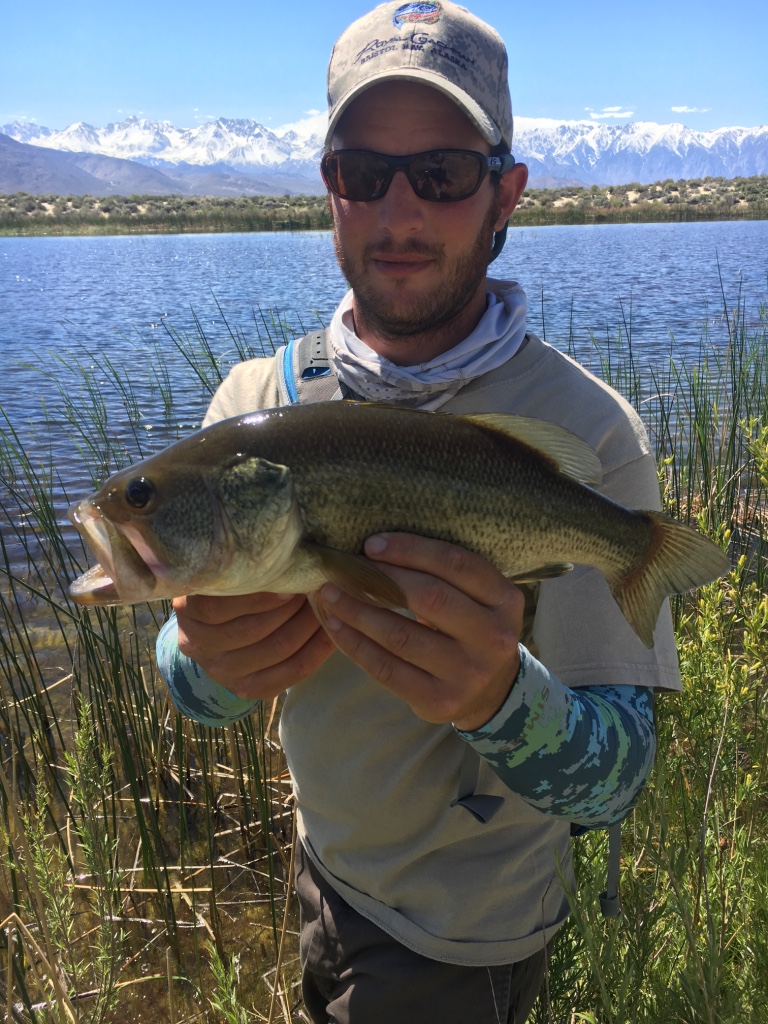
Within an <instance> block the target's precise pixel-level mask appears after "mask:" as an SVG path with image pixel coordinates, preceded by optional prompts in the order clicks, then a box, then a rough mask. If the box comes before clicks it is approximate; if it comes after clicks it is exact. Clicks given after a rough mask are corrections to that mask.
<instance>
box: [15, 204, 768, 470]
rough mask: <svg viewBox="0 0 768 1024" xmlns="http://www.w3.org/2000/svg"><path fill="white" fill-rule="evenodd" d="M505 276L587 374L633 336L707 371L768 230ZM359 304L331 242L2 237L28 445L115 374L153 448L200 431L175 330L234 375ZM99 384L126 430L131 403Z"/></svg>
mask: <svg viewBox="0 0 768 1024" xmlns="http://www.w3.org/2000/svg"><path fill="white" fill-rule="evenodd" d="M492 269H493V273H494V276H498V277H506V278H514V279H516V280H518V281H520V282H521V283H522V284H523V286H524V287H525V288H526V290H527V292H528V296H529V306H530V310H529V324H530V326H531V328H532V329H533V330H535V331H537V332H538V333H541V334H544V335H545V337H546V338H547V340H548V341H550V342H552V343H553V344H555V345H558V346H559V347H562V348H568V347H570V348H571V349H572V350H573V351H575V353H576V355H577V356H578V357H579V358H581V359H582V360H583V361H584V362H586V363H589V361H590V359H591V358H593V356H594V351H593V342H594V341H595V340H597V342H598V343H604V342H605V340H606V339H607V338H612V339H615V338H616V337H617V336H618V334H619V332H622V333H624V332H625V331H626V329H627V327H628V326H631V336H632V344H633V349H634V352H635V355H636V358H638V359H639V360H646V361H649V362H652V363H660V362H663V361H666V360H667V359H668V357H669V354H670V351H671V350H672V346H673V344H674V346H675V348H676V352H677V354H678V355H682V356H683V357H685V355H686V354H687V353H690V355H691V357H692V358H693V356H694V355H697V354H698V352H699V349H700V345H701V342H702V338H706V343H707V344H713V345H724V344H726V342H727V331H726V327H725V320H726V318H725V315H724V302H723V292H724V293H725V295H726V299H727V302H728V304H729V305H734V304H735V303H736V301H737V300H738V299H739V297H741V300H742V302H743V304H744V306H745V309H746V314H747V318H748V319H749V320H752V321H754V322H757V318H758V309H759V306H760V304H761V303H764V302H765V301H766V298H767V297H768V287H767V285H766V282H767V279H768V222H766V221H746V222H739V221H730V222H720V223H695V224H637V225H594V226H567V227H543V228H521V229H512V230H510V232H509V236H508V241H507V245H506V247H505V249H504V251H503V252H502V254H501V256H500V257H499V259H498V260H497V261H496V263H495V264H494V265H493V268H492ZM344 291H345V283H344V281H343V278H342V276H341V274H340V272H339V270H338V268H337V266H336V262H335V259H334V255H333V244H332V239H331V235H330V233H328V232H306V233H274V234H272V233H269V234H229V235H160V236H157V235H155V236H122V237H114V238H108V237H107V238H104V237H97V238H89V237H75V238H0V314H1V315H0V370H1V371H2V372H0V406H1V407H2V410H3V412H4V413H5V415H6V416H7V417H8V418H9V419H10V420H11V422H12V423H13V424H14V425H15V427H16V428H17V429H19V430H20V431H21V432H22V434H24V436H27V433H28V430H29V429H31V428H30V427H29V426H28V425H29V424H30V423H34V422H38V423H40V422H42V420H43V419H44V417H47V418H48V420H50V421H52V422H53V423H54V425H55V424H56V423H57V422H58V421H60V419H61V418H62V417H63V416H64V415H65V414H64V413H63V412H62V408H63V406H64V404H65V403H64V402H63V400H62V394H61V392H62V391H63V392H64V393H65V394H66V396H67V398H68V399H70V400H71V401H72V402H73V403H74V407H75V409H77V408H82V409H87V408H88V407H89V406H90V405H92V404H93V402H94V400H95V399H94V396H93V394H91V393H89V391H88V388H87V385H86V384H85V383H84V379H83V375H82V373H80V372H79V371H77V370H76V367H78V366H94V367H95V366H101V367H103V366H104V365H105V364H106V362H107V361H108V362H109V363H111V364H112V365H113V366H115V368H116V370H117V375H118V377H119V376H121V375H122V376H124V378H125V379H126V381H128V382H129V383H130V385H131V387H132V388H133V389H134V392H135V397H136V398H137V400H138V401H139V403H140V406H141V409H142V413H143V416H144V419H143V421H142V422H143V427H144V430H145V433H146V435H147V437H148V438H149V441H150V442H151V443H149V448H150V450H151V449H153V448H154V447H157V446H159V445H161V444H163V443H165V442H166V441H167V440H168V439H170V438H171V437H172V436H173V435H174V432H177V433H178V432H185V431H187V430H189V429H190V428H191V427H192V426H194V425H196V424H197V423H199V419H200V416H201V415H202V412H203V410H204V408H205V405H206V402H207V395H206V393H205V391H204V390H203V389H202V388H200V387H199V386H197V384H196V383H195V381H194V377H193V376H192V375H191V374H190V372H189V368H188V366H187V364H186V362H185V360H184V358H183V356H182V355H181V354H180V353H179V351H178V349H177V347H176V346H175V345H174V344H173V340H172V337H171V333H169V330H168V327H169V325H170V327H171V328H172V330H175V331H178V332H181V333H183V334H189V333H190V332H194V331H195V327H196V323H197V324H198V325H199V326H200V328H201V330H202V331H203V332H204V334H205V337H206V339H207V341H208V343H209V344H210V346H211V349H212V351H213V353H214V354H215V356H217V357H223V358H224V359H225V361H234V360H235V359H236V358H237V345H236V342H235V338H236V337H239V338H240V339H244V340H245V341H246V342H248V343H250V344H255V345H256V347H258V343H257V339H258V337H259V334H261V336H262V337H264V335H265V331H264V326H263V325H264V324H265V323H266V324H267V325H269V323H270V317H271V311H275V310H277V311H279V313H280V314H281V315H284V316H285V317H286V318H287V319H288V321H289V323H290V325H291V327H292V329H293V330H295V333H296V334H300V333H303V329H310V328H311V327H313V326H315V325H316V324H317V323H318V320H322V321H323V322H326V323H327V322H328V320H329V318H330V316H331V314H332V312H333V310H334V308H335V306H336V304H337V303H338V301H339V299H340V298H341V297H342V295H343V294H344ZM673 339H674V342H673ZM30 363H34V364H35V365H34V366H30V365H29V364H30ZM41 367H42V368H45V369H46V371H47V373H41V372H40V371H41ZM73 368H74V369H73ZM164 375H167V379H168V381H169V382H170V384H171V385H172V386H173V391H174V399H175V402H174V406H173V409H171V410H169V409H168V408H167V407H166V406H165V405H164V404H163V392H162V388H159V387H158V386H157V385H158V381H160V380H161V378H162V377H163V376H164ZM182 379H183V380H184V381H186V383H185V384H181V383H178V382H180V381H182ZM97 380H104V382H105V383H104V387H105V392H106V393H107V395H108V397H107V408H108V412H109V414H110V419H111V422H112V427H113V429H114V430H115V431H117V432H119V431H120V430H121V429H122V428H123V427H124V426H125V425H126V424H127V420H128V416H127V412H126V411H125V405H126V401H127V400H126V398H125V396H124V395H120V394H119V393H117V394H116V393H115V390H114V388H112V389H110V388H109V387H108V386H107V384H106V375H97ZM70 416H71V410H70ZM169 417H170V419H169ZM152 430H154V431H155V434H154V435H152V434H151V431H152ZM53 436H54V455H55V457H56V459H57V460H58V462H57V465H58V468H59V469H60V471H61V472H62V473H63V476H64V477H65V478H67V477H70V476H71V474H72V473H74V468H71V469H70V466H69V461H70V458H71V452H72V445H71V442H69V441H66V442H65V441H63V440H62V443H61V447H60V449H59V448H58V447H57V445H58V440H57V439H58V436H59V435H58V433H57V431H56V430H54V434H53ZM62 437H63V435H62ZM72 482H73V484H75V485H77V486H79V483H80V481H79V478H78V479H73V480H72Z"/></svg>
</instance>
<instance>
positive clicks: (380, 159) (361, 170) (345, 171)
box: [322, 150, 390, 203]
mask: <svg viewBox="0 0 768 1024" xmlns="http://www.w3.org/2000/svg"><path fill="white" fill-rule="evenodd" d="M322 167H323V173H324V174H325V178H326V181H327V182H328V185H329V186H330V188H331V190H332V191H333V192H335V193H336V195H337V196H341V198H342V199H351V200H352V201H353V202H362V203H364V202H370V201H371V200H373V199H380V198H381V197H382V196H383V195H384V193H385V192H386V190H387V185H388V184H389V179H390V170H389V164H388V163H387V159H386V157H384V156H379V155H378V154H377V153H366V152H364V151H362V150H348V151H346V152H343V151H342V152H339V153H329V154H328V155H327V156H325V157H324V159H323V163H322Z"/></svg>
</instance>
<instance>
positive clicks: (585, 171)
mask: <svg viewBox="0 0 768 1024" xmlns="http://www.w3.org/2000/svg"><path fill="white" fill-rule="evenodd" d="M325 123H326V121H325V114H324V113H315V112H313V113H311V115H310V116H308V117H305V118H303V119H301V120H299V121H296V122H294V123H292V124H286V125H282V126H281V127H279V128H274V129H270V128H267V127H265V126H264V125H263V124H261V123H260V122H258V121H255V120H252V119H245V118H240V119H229V118H224V117H220V118H217V119H216V120H215V121H209V122H207V123H205V124H201V125H198V126H196V127H194V128H178V127H177V126H175V125H173V124H171V122H170V121H151V120H147V119H145V118H137V117H129V118H127V119H126V120H125V121H121V122H119V123H116V124H108V125H106V126H105V127H103V128H96V127H94V126H93V125H89V124H85V123H83V122H78V123H76V124H71V125H69V126H68V127H66V128H64V129H62V130H61V131H56V130H52V129H50V128H44V127H41V126H38V125H34V124H31V123H29V122H18V121H16V122H13V123H11V124H7V125H5V126H3V127H0V133H2V134H5V135H8V136H10V138H12V139H14V140H16V141H17V142H23V143H26V144H28V145H32V146H36V147H40V148H41V149H49V150H59V151H64V152H69V153H80V154H84V153H89V154H97V155H99V156H103V157H112V158H119V159H122V160H129V161H133V162H137V163H139V164H144V165H149V166H151V167H154V168H156V169H157V170H158V171H160V172H161V173H162V174H164V175H168V176H169V177H171V178H173V179H174V180H175V181H177V182H178V183H179V191H185V192H186V191H192V192H198V191H200V188H202V184H201V175H202V174H203V172H205V179H204V180H205V187H206V189H208V190H209V191H210V188H211V181H212V176H213V177H215V176H216V175H225V176H227V177H228V185H227V189H226V194H232V192H233V191H234V190H235V189H236V188H237V187H238V186H236V185H235V184H233V178H232V176H233V175H235V176H236V180H237V181H238V182H245V185H244V186H243V188H244V191H246V192H251V191H253V190H254V188H255V187H256V186H250V185H249V184H248V179H250V178H253V177H258V179H259V181H260V182H261V185H260V186H259V187H262V186H264V187H265V188H267V190H268V191H279V190H283V191H287V192H302V191H303V192H315V193H317V192H320V191H322V184H321V182H320V178H319V174H318V170H317V164H318V161H319V157H320V153H321V149H322V142H323V137H324V134H325ZM514 152H515V155H516V156H517V158H518V159H519V160H522V161H524V162H525V163H527V164H528V166H529V168H530V173H531V183H532V185H534V186H535V185H536V182H537V179H539V180H542V179H546V180H547V181H548V182H557V181H561V182H565V181H568V182H581V183H583V184H587V185H589V184H599V185H616V184H627V183H629V182H633V181H638V182H642V183H649V182H653V181H657V180H659V179H664V178H674V179H678V178H698V177H705V176H707V175H712V176H723V177H727V178H732V177H738V176H745V177H746V176H750V175H754V174H766V173H768V126H765V125H764V126H762V127H759V128H738V127H733V128H718V129H716V130H714V131H708V132H697V131H694V130H692V129H690V128H687V127H685V125H682V124H663V125H660V124H656V123H654V122H650V121H636V122H631V123H629V124H624V125H616V126H610V125H606V124H603V123H601V122H598V121H556V120H550V119H545V118H526V117H518V118H516V120H515V140H514ZM196 182H197V184H196Z"/></svg>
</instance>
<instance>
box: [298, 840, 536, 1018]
mask: <svg viewBox="0 0 768 1024" xmlns="http://www.w3.org/2000/svg"><path fill="white" fill-rule="evenodd" d="M296 892H297V894H298V897H299V905H300V907H301V963H302V988H303V992H304V1005H305V1007H306V1009H307V1012H308V1013H309V1015H310V1016H311V1018H312V1020H313V1021H314V1022H315V1024H523V1022H524V1021H525V1020H526V1018H527V1017H528V1014H529V1013H530V1012H531V1009H532V1008H533V1004H534V1002H535V1001H536V996H537V995H538V992H539V989H540V988H541V985H542V982H543V980H544V973H545V970H546V963H547V951H546V950H545V949H542V950H541V951H540V952H538V953H535V954H534V955H533V956H531V957H529V958H528V959H527V960H523V961H521V962H520V963H516V964H506V965H504V966H501V967H461V966H457V965H455V964H445V963H442V962H440V961H438V960H430V959H428V958H427V957H423V956H420V955H419V954H418V953H414V952H413V951H412V950H410V949H408V948H407V947H405V946H403V945H401V944H400V943H399V942H398V941H397V940H396V939H393V938H392V937H391V936H390V935H388V934H387V933H386V932H384V931H382V930H381V928H379V927H378V926H377V925H375V924H373V923H372V922H371V921H369V920H368V919H367V918H365V917H363V916H362V915H361V914H358V912H357V911H356V910H353V909H352V907H350V906H349V904H348V903H345V902H344V900H343V899H342V898H341V896H339V894H338V893H337V892H336V891H335V890H334V889H333V888H332V887H331V886H329V885H328V883H327V882H326V881H325V879H324V878H323V877H322V875H321V874H320V873H319V872H318V870H317V868H316V867H315V866H314V864H313V863H312V861H311V860H310V858H309V857H308V856H307V854H306V852H305V851H304V849H303V847H302V845H301V843H299V844H298V846H297V850H296Z"/></svg>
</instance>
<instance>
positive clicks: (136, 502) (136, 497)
mask: <svg viewBox="0 0 768 1024" xmlns="http://www.w3.org/2000/svg"><path fill="white" fill-rule="evenodd" d="M154 493H155V487H154V484H153V483H152V481H151V480H147V478H146V477H145V476H137V477H134V478H133V480H129V481H128V483H127V484H126V485H125V500H126V501H127V502H128V504H129V505H131V506H132V507H133V508H146V507H147V505H148V504H149V502H150V500H151V499H152V496H153V495H154Z"/></svg>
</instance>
